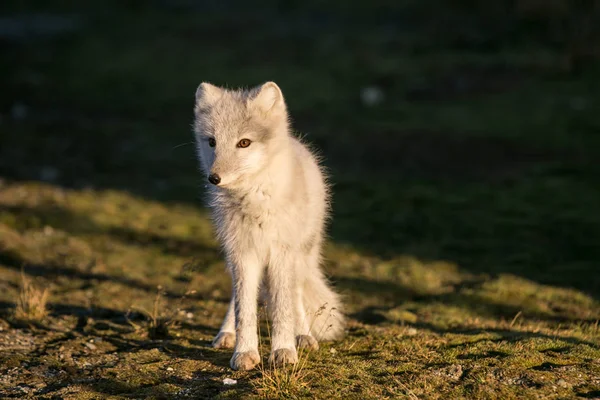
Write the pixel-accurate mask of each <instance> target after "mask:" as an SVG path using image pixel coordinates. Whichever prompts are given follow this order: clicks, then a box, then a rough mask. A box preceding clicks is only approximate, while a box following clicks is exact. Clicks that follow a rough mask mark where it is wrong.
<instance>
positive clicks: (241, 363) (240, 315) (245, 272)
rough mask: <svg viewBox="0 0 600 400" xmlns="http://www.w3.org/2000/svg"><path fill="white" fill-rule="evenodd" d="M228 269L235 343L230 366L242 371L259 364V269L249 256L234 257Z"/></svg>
mask: <svg viewBox="0 0 600 400" xmlns="http://www.w3.org/2000/svg"><path fill="white" fill-rule="evenodd" d="M231 266H232V270H231V272H232V276H233V293H234V294H233V304H234V307H235V331H236V343H235V351H234V353H233V357H232V358H231V363H230V364H231V368H233V369H235V370H244V371H246V370H250V369H252V368H254V367H255V366H256V365H257V364H258V363H259V362H260V356H259V354H258V332H257V330H258V329H257V328H258V326H257V318H258V316H257V311H256V310H257V306H258V287H259V284H260V281H261V277H262V270H263V267H262V265H261V263H260V262H259V261H258V259H257V258H256V257H255V256H253V255H244V256H242V257H238V258H236V259H235V260H233V262H232V265H231Z"/></svg>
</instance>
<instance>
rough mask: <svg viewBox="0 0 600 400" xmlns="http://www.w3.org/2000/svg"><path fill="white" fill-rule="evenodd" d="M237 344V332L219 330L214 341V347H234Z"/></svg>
mask: <svg viewBox="0 0 600 400" xmlns="http://www.w3.org/2000/svg"><path fill="white" fill-rule="evenodd" d="M234 346H235V333H232V332H219V334H218V335H217V336H215V338H214V339H213V341H212V347H214V348H215V349H233V347H234Z"/></svg>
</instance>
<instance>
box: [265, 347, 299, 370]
mask: <svg viewBox="0 0 600 400" xmlns="http://www.w3.org/2000/svg"><path fill="white" fill-rule="evenodd" d="M297 362H298V353H296V349H277V350H274V351H272V352H271V355H270V356H269V363H271V364H273V365H274V366H276V367H281V366H284V365H286V364H296V363H297Z"/></svg>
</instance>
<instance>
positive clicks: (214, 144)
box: [208, 138, 217, 147]
mask: <svg viewBox="0 0 600 400" xmlns="http://www.w3.org/2000/svg"><path fill="white" fill-rule="evenodd" d="M208 145H209V146H210V147H215V146H216V145H217V141H216V140H215V139H214V138H210V139H208Z"/></svg>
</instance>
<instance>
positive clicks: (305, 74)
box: [0, 0, 600, 365]
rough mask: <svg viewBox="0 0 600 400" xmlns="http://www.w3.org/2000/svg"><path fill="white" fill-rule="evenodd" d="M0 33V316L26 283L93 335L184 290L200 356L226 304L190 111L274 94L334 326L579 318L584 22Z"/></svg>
mask: <svg viewBox="0 0 600 400" xmlns="http://www.w3.org/2000/svg"><path fill="white" fill-rule="evenodd" d="M0 13H1V16H0V54H1V60H2V61H1V63H0V194H1V195H0V228H2V229H3V230H0V236H4V239H0V244H1V245H2V246H0V265H1V268H3V269H2V271H3V274H4V275H5V276H6V277H7V278H6V282H8V283H5V285H6V293H8V294H10V293H16V290H17V288H18V284H17V282H18V280H19V279H20V278H19V275H18V274H19V271H20V268H21V266H23V265H26V266H27V265H28V266H29V267H28V268H29V269H27V268H26V272H27V274H29V275H30V276H33V277H37V279H39V282H40V283H41V284H44V285H58V286H56V287H58V288H59V289H55V295H54V297H52V300H51V303H52V304H53V310H54V311H53V312H54V314H53V315H55V316H60V315H63V316H65V318H67V316H69V315H71V314H75V315H79V316H81V315H87V314H86V313H89V312H91V311H89V310H90V308H89V307H91V306H89V304H96V307H97V308H96V310H103V311H101V312H100V311H95V312H96V313H100V315H103V316H105V317H106V316H107V318H109V319H110V318H113V316H114V315H117V314H118V313H119V312H120V313H123V312H124V311H125V310H127V307H129V305H130V304H131V303H132V302H134V300H135V301H137V300H139V299H141V298H144V299H147V301H150V302H151V301H152V298H153V290H154V287H155V286H156V285H157V284H161V285H163V287H166V288H167V289H168V290H171V291H177V290H180V292H184V291H185V290H184V289H185V288H186V287H188V286H186V285H189V287H193V288H194V289H195V290H197V291H198V295H197V297H196V300H197V301H200V300H201V301H203V302H200V303H195V304H196V305H195V306H190V307H200V309H202V310H205V311H206V313H209V314H205V315H210V317H206V319H201V320H196V323H197V324H201V325H202V326H203V328H198V327H196V328H197V329H199V330H200V332H203V334H205V335H206V338H209V337H210V336H211V335H212V334H213V333H214V330H215V329H216V328H217V327H218V324H219V321H218V320H219V318H220V317H221V316H222V313H224V310H225V307H226V301H227V291H228V290H229V289H228V284H227V281H226V280H224V278H217V276H221V275H220V274H221V272H220V271H221V270H222V260H221V256H220V255H219V254H218V252H217V246H216V244H215V243H214V238H213V237H212V233H211V227H210V224H209V222H208V220H207V219H206V216H205V213H204V211H203V208H202V200H201V199H202V189H203V186H204V183H205V182H204V177H203V176H201V175H200V173H199V172H198V168H197V162H196V158H195V151H194V145H193V143H192V141H193V135H192V130H191V123H192V120H193V113H192V110H193V106H194V93H195V90H196V88H197V86H198V84H199V83H200V82H202V81H207V82H211V83H213V84H216V85H221V86H227V87H232V88H235V87H238V86H245V87H248V86H254V85H258V84H260V83H262V82H265V81H268V80H273V81H275V82H277V83H278V84H279V86H280V87H281V88H282V90H283V93H284V96H285V97H286V101H287V103H288V107H289V111H290V114H291V117H292V121H293V126H294V129H295V130H297V131H298V132H299V134H300V135H303V136H305V138H306V140H307V141H308V142H310V143H312V144H314V146H315V147H316V148H318V149H319V152H320V154H321V155H322V156H323V158H324V164H325V165H326V167H327V168H328V169H329V172H330V174H331V182H332V184H333V214H334V215H333V220H332V223H331V226H330V229H329V232H330V237H331V242H330V244H329V246H328V249H327V258H328V260H329V261H328V265H327V268H328V271H329V272H330V273H331V275H332V278H333V280H334V281H335V282H336V285H337V287H338V288H339V289H340V290H341V291H342V292H344V293H346V294H347V295H348V296H349V297H348V299H349V301H348V303H349V312H350V314H351V316H352V318H353V319H354V321H358V323H365V324H379V323H384V322H386V321H387V322H389V321H395V320H394V318H400V317H398V315H400V316H402V315H409V317H407V319H406V321H409V322H413V323H417V326H421V327H429V328H431V329H433V328H432V327H434V328H435V329H438V330H436V332H441V331H439V329H442V328H441V327H447V326H449V325H448V324H450V325H451V324H452V323H459V324H461V323H466V322H465V321H466V320H465V318H467V317H465V315H466V316H468V318H474V320H477V321H488V322H486V323H489V324H492V325H489V326H495V325H493V324H496V323H497V321H499V320H501V319H504V318H507V319H508V320H509V321H510V320H511V319H512V318H513V317H515V315H516V314H517V313H521V312H523V315H524V316H525V317H532V318H538V319H539V320H541V321H545V322H544V323H547V324H550V325H551V324H554V323H566V324H568V323H575V322H573V321H575V320H577V321H582V320H583V321H593V320H594V319H597V318H598V302H597V300H598V299H599V294H600V270H599V262H600V246H599V243H598V238H599V237H600V212H599V206H600V184H599V183H600V181H599V178H600V158H599V157H600V98H599V93H600V23H599V21H600V2H598V1H595V0H579V1H572V0H499V1H479V0H430V1H417V0H389V1H388V0H371V1H364V2H360V1H359V2H351V1H327V2H325V1H317V0H303V1H297V0H290V1H285V2H283V1H282V2H276V1H268V0H263V1H256V2H248V1H237V0H223V1H217V0H212V1H192V0H172V1H168V0H147V1H114V0H105V1H96V0H90V1H85V2H84V1H79V2H76V1H53V2H49V1H10V0H5V1H2V4H1V5H0ZM192 259H193V260H196V261H193V262H191V261H189V260H192ZM90 260H91V261H90ZM198 260H199V261H198ZM190 262H191V263H192V264H194V265H196V267H197V268H196V270H195V271H196V272H198V271H199V272H200V273H199V275H193V276H192V275H190V274H189V271H188V270H186V269H185V268H187V267H186V266H188V267H189V266H190ZM184 267H185V268H184ZM213 267H214V268H213ZM182 268H183V269H182ZM193 269H194V268H191V269H190V270H193ZM181 271H183V272H181ZM29 275H28V276H29ZM61 279H62V280H61ZM70 279H72V281H71V280H70ZM74 282H75V283H74ZM112 283H114V285H116V286H115V287H112V286H110V285H111V284H112ZM78 285H79V286H78ZM119 285H121V286H119ZM178 285H179V286H178ZM119 287H121V289H119ZM123 288H128V289H131V292H129V291H128V292H127V294H128V295H130V296H132V297H131V298H130V297H126V296H125V297H122V295H118V296H117V295H115V293H123V291H122V289H123ZM120 290H121V291H120ZM11 291H12V292H11ZM90 293H92V294H90ZM107 293H108V294H109V295H107ZM11 296H12V295H11ZM78 296H81V297H78ZM9 297H10V296H9ZM109 298H110V299H109ZM90 299H92V300H90ZM132 299H133V300H132ZM376 299H379V300H376ZM5 300H6V302H5V303H4V305H5V306H6V307H8V308H10V307H12V305H11V304H12V303H11V301H12V300H10V299H5ZM120 301H122V303H119V302H120ZM144 301H146V300H144ZM406 302H409V303H410V302H412V303H410V304H412V305H410V306H406V307H405V306H404V305H403V304H405V303H406ZM409 303H406V304H409ZM442 303H443V304H444V305H440V304H442ZM86 304H87V305H86ZM198 304H200V305H198ZM61 307H62V308H61ZM69 307H71V308H69ZM203 307H204V308H203ZM398 307H401V311H402V313H400V314H398V313H396V314H394V315H396V317H394V316H393V315H392V314H390V313H389V312H388V311H390V310H393V309H397V308H398ZM402 307H404V308H402ZM411 307H412V308H411ZM445 307H447V308H445ZM61 310H62V311H61ZM86 310H87V311H86ZM457 310H458V311H457ZM102 312H104V314H102ZM404 312H408V313H409V314H403V313H404ZM111 313H112V314H111ZM115 313H116V314H115ZM194 313H195V311H194ZM94 315H96V316H97V315H98V314H94ZM119 315H121V314H119ZM194 315H200V314H194ZM203 315H204V314H203ZM411 315H413V316H414V318H413V317H412V316H411ZM518 315H521V314H518ZM115 318H116V317H115ZM194 318H196V317H194ZM198 318H204V317H198ZM402 318H404V317H402ZM402 318H400V319H402ZM479 318H481V319H479ZM486 318H487V319H486ZM515 318H516V317H515ZM198 321H200V322H198ZM403 321H404V320H403ZM415 321H418V322H415ZM457 321H458V322H457ZM188 322H189V321H188ZM190 323H191V322H190ZM513 323H514V321H513ZM418 324H421V325H418ZM484 325H485V324H484ZM550 325H548V326H550ZM511 328H512V325H511ZM202 329H203V330H202ZM444 329H445V328H444ZM507 329H508V328H507ZM206 340H208V339H206ZM207 343H208V342H207ZM205 344H206V343H205ZM203 351H204V350H203ZM461 362H462V361H461ZM465 362H467V361H465ZM224 365H226V360H225V361H224Z"/></svg>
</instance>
